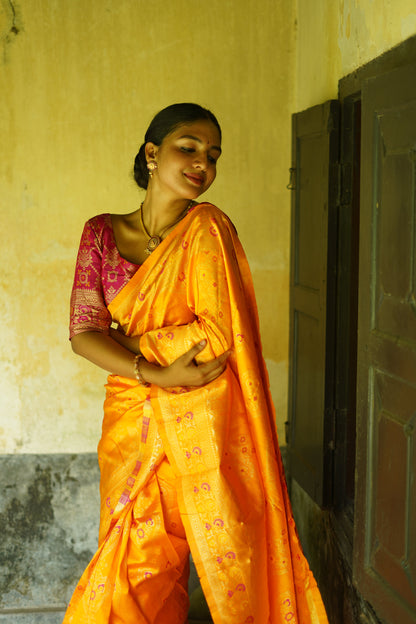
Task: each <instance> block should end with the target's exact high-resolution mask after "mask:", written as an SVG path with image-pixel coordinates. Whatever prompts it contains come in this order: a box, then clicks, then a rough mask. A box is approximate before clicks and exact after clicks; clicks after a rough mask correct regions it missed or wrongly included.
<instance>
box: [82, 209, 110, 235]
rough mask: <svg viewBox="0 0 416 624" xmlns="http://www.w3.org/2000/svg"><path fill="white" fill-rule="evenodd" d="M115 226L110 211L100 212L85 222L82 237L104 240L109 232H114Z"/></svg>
mask: <svg viewBox="0 0 416 624" xmlns="http://www.w3.org/2000/svg"><path fill="white" fill-rule="evenodd" d="M112 232H113V226H112V222H111V215H110V214H108V213H104V214H99V215H96V216H95V217H92V218H91V219H88V221H87V222H86V223H85V224H84V231H83V234H82V238H83V239H84V241H85V240H88V241H90V242H93V241H102V240H103V239H104V238H105V237H106V236H108V234H112Z"/></svg>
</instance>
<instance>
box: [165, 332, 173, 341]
mask: <svg viewBox="0 0 416 624" xmlns="http://www.w3.org/2000/svg"><path fill="white" fill-rule="evenodd" d="M173 336H174V333H173V332H168V333H167V334H166V338H169V340H173Z"/></svg>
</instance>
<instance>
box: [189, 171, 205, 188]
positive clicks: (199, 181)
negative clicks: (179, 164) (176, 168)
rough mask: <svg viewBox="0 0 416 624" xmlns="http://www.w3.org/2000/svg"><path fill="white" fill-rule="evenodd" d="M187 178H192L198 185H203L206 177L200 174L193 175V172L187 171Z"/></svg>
mask: <svg viewBox="0 0 416 624" xmlns="http://www.w3.org/2000/svg"><path fill="white" fill-rule="evenodd" d="M184 175H185V178H187V179H188V180H190V181H191V182H192V183H193V184H196V185H197V186H202V185H203V183H204V178H203V177H202V176H198V175H192V174H191V173H185V174H184Z"/></svg>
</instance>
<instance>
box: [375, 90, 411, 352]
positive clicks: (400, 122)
mask: <svg viewBox="0 0 416 624" xmlns="http://www.w3.org/2000/svg"><path fill="white" fill-rule="evenodd" d="M415 120H416V103H415V102H410V103H408V104H407V105H406V106H404V107H401V109H400V111H396V110H390V111H383V112H381V113H380V114H379V115H378V116H377V118H376V122H375V141H376V143H377V144H378V145H377V148H376V149H377V152H378V153H377V164H376V167H375V174H376V179H377V180H378V182H379V189H378V193H377V194H378V196H377V203H376V206H375V214H374V227H375V228H376V230H377V235H376V242H375V244H376V246H377V248H376V249H375V250H374V254H373V257H374V258H376V259H377V263H378V273H377V275H376V288H375V290H374V293H373V296H374V297H375V301H374V302H373V306H372V309H373V313H374V319H373V322H374V325H373V326H374V328H376V329H379V330H380V331H382V332H383V333H385V334H388V335H390V336H392V337H395V336H399V335H400V336H403V337H406V338H407V339H409V340H413V341H415V340H416V322H415V320H416V316H415V311H416V299H415V292H416V291H415V280H416V275H415V268H416V267H415V246H414V238H415V197H414V189H415V165H416V162H415V156H416V152H415V149H416V144H415V143H414V139H415V136H414V132H413V133H412V132H409V127H410V126H411V125H412V124H414V123H415ZM379 206H382V207H383V209H382V210H381V211H380V210H379V209H378V207H379Z"/></svg>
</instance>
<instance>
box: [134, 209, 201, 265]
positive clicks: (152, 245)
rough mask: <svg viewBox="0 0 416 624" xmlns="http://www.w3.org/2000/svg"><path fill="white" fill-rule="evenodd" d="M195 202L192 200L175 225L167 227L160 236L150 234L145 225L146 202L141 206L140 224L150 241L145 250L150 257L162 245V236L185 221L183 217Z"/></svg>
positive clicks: (171, 224) (174, 222)
mask: <svg viewBox="0 0 416 624" xmlns="http://www.w3.org/2000/svg"><path fill="white" fill-rule="evenodd" d="M193 203H194V202H193V201H192V200H191V201H190V202H189V204H188V205H187V207H186V208H185V210H183V212H181V214H180V215H179V217H178V218H177V219H176V221H173V223H170V224H169V225H167V226H166V227H165V228H163V230H162V231H161V232H160V233H159V234H150V233H149V232H148V231H147V229H146V226H145V224H144V223H143V204H144V202H142V203H141V204H140V224H141V226H142V230H143V232H144V233H145V234H146V236H148V237H149V240H148V241H147V245H146V248H145V252H146V253H147V254H148V255H149V256H150V254H151V253H152V251H154V250H155V249H156V247H158V246H159V245H160V243H161V242H162V236H163V234H164V233H165V232H167V231H168V230H169V229H170V228H172V227H173V226H174V225H176V224H177V223H179V221H180V220H181V219H183V217H184V216H185V215H186V213H187V212H188V210H189V209H190V208H191V206H192V205H193Z"/></svg>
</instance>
